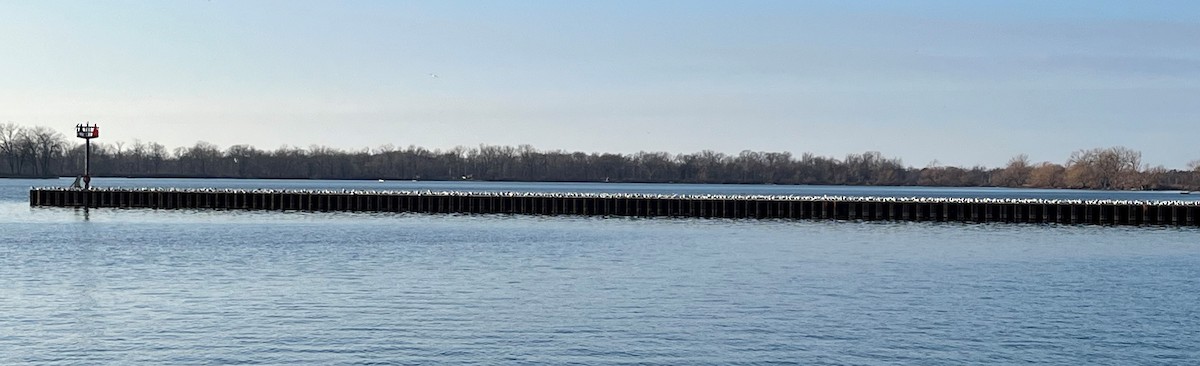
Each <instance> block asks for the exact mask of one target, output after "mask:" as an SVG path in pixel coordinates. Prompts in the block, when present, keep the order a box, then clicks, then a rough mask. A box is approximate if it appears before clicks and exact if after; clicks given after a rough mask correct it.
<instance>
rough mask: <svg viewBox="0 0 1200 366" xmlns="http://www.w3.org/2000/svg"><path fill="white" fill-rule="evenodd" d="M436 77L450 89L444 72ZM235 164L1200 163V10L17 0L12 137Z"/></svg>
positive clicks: (9, 26)
mask: <svg viewBox="0 0 1200 366" xmlns="http://www.w3.org/2000/svg"><path fill="white" fill-rule="evenodd" d="M430 74H436V75H437V77H432V76H430ZM83 121H93V122H99V123H101V124H102V125H103V126H104V129H105V134H104V137H103V139H104V140H105V141H107V142H113V141H116V140H125V141H131V140H133V139H135V138H137V139H141V140H143V141H156V142H160V143H163V144H165V145H167V146H170V147H175V146H185V145H191V144H193V143H195V142H196V141H198V140H203V141H208V142H211V143H215V144H217V145H220V146H222V147H226V146H229V145H231V144H242V143H245V144H252V145H255V146H258V147H260V148H267V149H274V148H276V147H278V146H280V145H283V144H289V145H297V146H308V145H310V144H322V145H329V146H335V147H340V148H362V147H377V146H379V145H382V144H387V143H391V144H394V145H397V146H407V145H410V144H415V145H419V146H425V147H429V148H443V149H444V148H450V147H453V146H456V145H466V146H474V145H478V144H480V143H486V144H503V145H517V144H532V145H533V146H535V147H537V148H540V149H565V150H572V151H575V150H579V151H588V152H622V153H632V152H637V151H641V150H645V151H667V152H671V153H681V152H695V151H699V150H703V149H711V150H716V151H721V152H726V153H731V154H736V153H737V152H739V151H741V150H746V149H750V150H764V151H791V152H793V153H796V154H799V153H802V152H813V153H816V154H819V155H830V156H836V157H841V156H844V155H845V154H847V153H861V152H864V151H881V152H883V153H884V154H885V155H888V156H893V157H900V158H903V159H904V161H905V163H906V164H908V165H913V166H918V167H919V166H924V165H926V164H928V163H929V162H930V161H933V160H935V159H936V160H938V161H939V162H940V163H941V164H946V165H962V166H971V165H975V164H983V165H988V166H999V165H1002V164H1004V163H1005V162H1006V161H1007V160H1008V159H1009V158H1011V157H1012V156H1014V155H1016V154H1019V153H1027V154H1029V156H1030V157H1031V159H1032V160H1034V161H1035V162H1036V161H1052V162H1058V163H1062V162H1064V161H1065V160H1066V158H1067V156H1068V155H1069V154H1070V153H1071V151H1074V150H1079V149H1085V148H1093V147H1107V146H1114V145H1122V146H1126V147H1129V148H1132V149H1135V150H1140V151H1142V152H1143V153H1144V159H1145V161H1146V162H1147V163H1151V164H1163V165H1166V166H1167V167H1170V168H1182V167H1183V166H1184V165H1185V164H1186V163H1187V162H1188V161H1189V160H1192V159H1200V144H1198V143H1197V141H1200V2H1196V1H1128V2H1115V1H1041V0H1038V1H998V2H990V1H862V2H850V1H722V2H708V1H694V0H692V1H602V2H582V1H470V2H460V1H412V2H407V1H315V2H314V1H230V0H212V1H204V0H179V1H65V2H64V1H42V0H39V1H23V0H14V1H9V0H0V122H14V123H18V124H22V125H45V126H51V127H55V128H61V129H62V130H63V131H64V133H65V132H69V131H70V128H71V127H72V126H74V124H75V123H78V122H83Z"/></svg>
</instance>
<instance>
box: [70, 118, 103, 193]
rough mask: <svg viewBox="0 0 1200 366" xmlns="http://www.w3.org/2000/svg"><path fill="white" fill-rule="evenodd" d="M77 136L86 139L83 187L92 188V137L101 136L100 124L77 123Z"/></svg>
mask: <svg viewBox="0 0 1200 366" xmlns="http://www.w3.org/2000/svg"><path fill="white" fill-rule="evenodd" d="M75 137H78V138H81V139H83V141H84V154H83V189H90V188H91V186H92V163H91V160H92V139H94V138H97V137H100V125H93V124H91V122H88V123H81V124H77V125H75Z"/></svg>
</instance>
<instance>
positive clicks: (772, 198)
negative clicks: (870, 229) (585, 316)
mask: <svg viewBox="0 0 1200 366" xmlns="http://www.w3.org/2000/svg"><path fill="white" fill-rule="evenodd" d="M29 204H30V206H35V207H36V206H50V207H114V208H150V209H247V210H277V211H359V212H424V213H480V214H533V215H589V216H643V217H653V216H666V217H701V218H758V219H831V220H895V221H962V222H1024V223H1061V224H1102V225H1178V226H1200V201H1185V200H1172V201H1142V200H1046V199H995V198H936V197H935V198H930V197H859V196H793V195H662V194H629V193H536V192H457V191H371V190H336V191H331V190H269V189H264V190H236V189H151V188H133V189H122V188H103V189H91V190H81V189H70V188H34V189H31V190H30V191H29Z"/></svg>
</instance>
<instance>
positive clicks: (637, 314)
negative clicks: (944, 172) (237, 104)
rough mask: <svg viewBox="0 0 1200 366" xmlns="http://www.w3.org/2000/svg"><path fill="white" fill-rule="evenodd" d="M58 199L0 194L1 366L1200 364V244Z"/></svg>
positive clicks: (982, 230) (938, 227) (1135, 233)
mask: <svg viewBox="0 0 1200 366" xmlns="http://www.w3.org/2000/svg"><path fill="white" fill-rule="evenodd" d="M136 182H137V183H139V184H142V183H144V184H146V185H151V186H152V185H162V184H155V183H170V185H172V186H185V185H190V186H211V185H212V184H215V183H213V182H205V181H180V180H170V181H166V180H164V181H158V182H154V181H145V180H138V181H136ZM59 183H62V182H61V181H49V182H47V181H21V180H0V235H2V236H0V238H2V239H0V240H2V242H0V364H49V365H56V364H60V365H67V364H71V365H74V364H80V365H92V364H113V365H124V364H322V365H324V364H588V365H606V364H711V365H725V364H739V363H744V364H769V363H790V362H795V363H800V364H867V365H884V364H947V365H961V364H1013V363H1028V362H1033V363H1052V364H1180V365H1188V364H1198V363H1200V305H1198V304H1200V281H1198V280H1197V279H1200V230H1196V229H1191V228H1137V227H1101V226H1053V225H988V224H938V223H874V222H872V223H858V222H835V221H756V220H694V219H631V218H580V217H537V216H507V215H424V214H398V215H396V214H386V215H383V214H379V215H376V214H356V213H295V212H293V213H271V212H250V211H182V210H181V211H155V210H121V209H92V210H88V211H86V212H85V211H82V210H76V209H61V208H30V207H29V206H28V201H27V192H28V191H27V190H28V187H29V186H31V185H51V184H54V185H58V184H59ZM218 183H219V182H218ZM369 183H372V182H275V181H237V182H231V183H225V184H224V185H221V184H218V185H219V186H228V185H231V184H242V185H247V184H249V185H260V186H271V187H294V186H295V185H301V186H303V188H342V187H350V188H355V187H358V186H366V185H369ZM124 185H126V186H129V185H132V184H124ZM326 186H329V187H326ZM516 186H520V184H516ZM549 186H553V185H549ZM434 188H437V187H434ZM500 188H503V187H500ZM552 188H553V187H552ZM559 188H560V189H561V190H568V189H562V188H561V187H559ZM702 188H703V189H720V188H712V187H702ZM448 189H458V188H448ZM638 189H657V190H662V189H669V187H661V186H654V187H652V188H638ZM735 189H736V187H735ZM513 190H517V189H513ZM541 190H553V189H541ZM735 193H744V192H735Z"/></svg>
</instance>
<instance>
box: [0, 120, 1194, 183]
mask: <svg viewBox="0 0 1200 366" xmlns="http://www.w3.org/2000/svg"><path fill="white" fill-rule="evenodd" d="M72 140H74V139H73V138H68V137H67V136H65V135H63V134H62V133H60V132H58V131H55V130H52V129H49V128H46V127H40V126H39V127H22V126H19V125H16V124H12V123H7V124H0V176H10V177H14V176H26V177H27V176H60V175H67V176H74V175H78V174H79V173H80V172H82V171H83V155H84V148H83V146H82V144H81V143H78V142H76V141H72ZM93 142H94V143H93V146H92V172H93V175H95V176H130V177H223V178H311V179H404V180H408V179H420V180H462V179H473V180H493V181H563V182H603V181H608V182H680V183H685V182H686V183H752V184H833V185H901V186H904V185H920V186H958V187H981V186H994V187H1036V188H1090V189H1121V190H1126V189H1188V190H1195V189H1200V160H1198V161H1193V162H1192V163H1191V164H1190V165H1189V168H1190V170H1168V169H1165V168H1163V167H1161V166H1157V167H1149V166H1145V165H1143V164H1142V161H1141V159H1142V156H1141V153H1140V152H1137V151H1133V150H1130V149H1127V148H1124V147H1108V148H1096V149H1090V150H1080V151H1076V152H1074V153H1072V154H1071V156H1070V157H1069V158H1068V159H1067V161H1066V163H1065V164H1062V165H1060V164H1055V163H1050V162H1044V163H1038V164H1033V163H1031V162H1030V161H1029V158H1028V157H1027V156H1025V155H1018V156H1016V157H1014V158H1012V160H1010V161H1009V162H1008V165H1007V166H1005V167H999V168H986V167H982V166H975V167H970V168H963V167H953V166H940V165H938V164H937V163H936V162H935V163H932V164H929V165H928V166H926V167H923V168H915V167H907V166H905V165H904V164H903V163H902V161H901V160H900V159H897V158H889V157H886V156H884V155H883V154H880V153H879V152H873V151H872V152H866V153H862V154H849V155H846V156H845V157H844V158H841V159H838V158H833V157H825V156H816V155H813V154H810V153H804V154H801V155H800V156H793V155H792V154H791V153H788V152H756V151H743V152H741V153H739V154H737V155H728V154H724V153H720V152H714V151H708V150H705V151H701V152H697V153H691V154H675V155H673V154H669V153H665V152H639V153H636V154H610V153H583V152H567V151H561V150H551V151H544V150H537V149H534V148H533V147H531V146H529V145H521V146H516V147H513V146H492V145H480V146H479V147H471V148H467V147H456V148H453V149H449V150H436V149H435V150H429V149H426V148H422V147H417V146H409V147H407V148H397V147H394V146H392V145H385V146H381V147H379V148H373V149H361V150H349V151H348V150H340V149H335V148H330V147H326V146H316V145H314V146H310V147H308V148H300V147H293V146H283V147H280V148H278V149H275V150H262V149H258V148H256V147H253V146H249V145H234V146H230V147H228V148H225V149H221V148H220V147H218V146H216V145H213V144H210V143H207V142H197V143H196V144H195V145H193V146H191V147H177V148H174V149H168V148H167V147H165V146H163V145H161V144H158V143H153V142H142V141H138V140H134V141H133V142H131V143H126V142H114V143H95V142H96V141H93Z"/></svg>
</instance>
